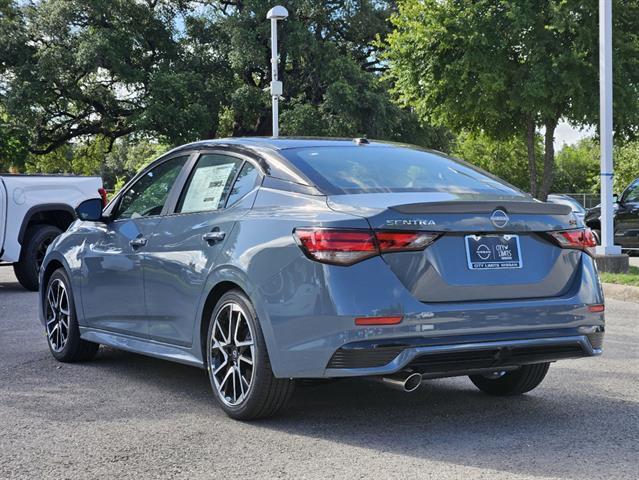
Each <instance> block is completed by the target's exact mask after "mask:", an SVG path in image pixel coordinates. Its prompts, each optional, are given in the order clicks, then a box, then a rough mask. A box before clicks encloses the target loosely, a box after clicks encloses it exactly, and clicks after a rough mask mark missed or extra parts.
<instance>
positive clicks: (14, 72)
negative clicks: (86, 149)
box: [0, 0, 231, 154]
mask: <svg viewBox="0 0 639 480" xmlns="http://www.w3.org/2000/svg"><path fill="white" fill-rule="evenodd" d="M2 1H3V4H4V8H3V11H4V12H5V14H4V15H2V16H1V17H0V31H2V32H3V33H4V35H6V36H7V38H9V39H11V40H12V41H10V42H7V43H6V44H5V42H4V41H3V42H2V45H1V46H0V74H2V75H3V78H5V79H6V80H5V82H3V91H2V92H1V93H2V102H3V103H4V104H5V105H6V109H7V111H8V113H9V114H10V115H11V117H12V119H13V122H14V124H15V125H16V126H18V127H21V128H22V129H23V130H24V131H26V132H29V134H30V150H31V151H32V152H33V153H38V154H44V153H49V152H52V151H53V150H55V149H56V148H58V147H60V146H62V145H64V144H65V143H66V142H68V141H69V140H72V139H75V138H84V137H88V136H100V137H103V138H106V139H109V140H110V141H111V142H112V141H113V140H114V139H116V138H119V137H122V136H125V135H128V134H130V133H132V132H139V131H144V132H153V133H154V134H156V135H159V136H162V137H164V138H167V139H169V140H170V141H172V142H182V141H185V140H188V139H191V138H194V137H196V136H205V135H206V134H207V133H208V132H215V130H216V124H217V117H218V113H219V109H220V103H221V99H222V97H223V93H224V92H225V91H226V90H227V87H224V85H225V84H226V83H228V82H229V81H230V75H231V72H229V71H228V69H226V68H224V66H225V65H224V64H223V63H222V62H221V60H220V59H219V57H218V56H217V55H215V54H207V55H202V48H203V47H202V46H201V45H199V44H198V43H197V42H196V41H195V40H193V41H191V38H189V37H188V36H187V35H185V34H183V33H182V32H178V28H177V27H176V23H177V21H178V18H179V14H180V8H179V7H180V5H179V3H180V2H169V1H157V0H154V1H150V0H149V1H139V2H138V1H131V0H114V1H111V0H90V1H85V0H43V1H41V2H37V3H33V4H23V5H21V6H17V4H16V3H15V2H8V1H7V0H2ZM3 40H4V36H3ZM209 40H210V41H214V39H211V38H210V37H209ZM204 48H206V49H207V50H208V49H214V50H216V51H221V50H222V49H223V46H222V45H218V44H208V45H207V46H206V47H204Z"/></svg>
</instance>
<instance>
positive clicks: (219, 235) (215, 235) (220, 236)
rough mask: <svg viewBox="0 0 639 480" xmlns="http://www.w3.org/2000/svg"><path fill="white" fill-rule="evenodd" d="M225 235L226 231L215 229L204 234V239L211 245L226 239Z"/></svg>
mask: <svg viewBox="0 0 639 480" xmlns="http://www.w3.org/2000/svg"><path fill="white" fill-rule="evenodd" d="M224 237H226V232H220V231H219V230H214V231H213V232H208V233H205V234H204V235H202V240H204V241H205V242H207V243H208V244H209V245H213V244H214V243H217V242H221V241H222V240H224Z"/></svg>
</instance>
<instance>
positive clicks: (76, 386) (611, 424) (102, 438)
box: [0, 268, 639, 480]
mask: <svg viewBox="0 0 639 480" xmlns="http://www.w3.org/2000/svg"><path fill="white" fill-rule="evenodd" d="M607 312H608V314H607V320H608V327H607V337H606V343H605V353H604V355H603V356H602V357H601V358H597V359H585V360H568V361H564V362H563V363H562V362H560V363H558V364H554V365H553V366H552V367H551V369H550V373H549V376H548V377H547V378H546V380H545V382H544V383H543V384H542V385H541V387H539V388H538V389H537V390H535V391H533V392H532V393H530V394H528V395H525V396H522V397H518V398H497V399H496V398H491V397H488V396H485V395H483V394H481V393H480V392H479V391H478V390H476V389H475V388H474V387H473V386H472V384H471V383H470V381H468V380H467V379H465V378H459V379H446V380H436V381H430V382H428V383H426V384H425V385H424V386H423V387H422V388H421V389H420V390H419V391H418V392H416V393H414V394H404V393H401V392H397V391H394V390H390V389H387V388H386V387H384V386H382V385H380V384H377V383H372V382H368V381H364V380H356V381H350V380H343V381H338V382H333V383H328V384H322V385H314V386H306V387H303V388H299V389H298V390H297V391H296V393H295V395H294V397H293V401H292V402H291V405H290V407H289V408H288V410H287V411H286V412H285V414H284V415H283V416H281V417H279V418H276V419H271V420H267V421H260V422H256V423H240V422H237V421H233V420H230V419H228V418H227V417H226V416H225V415H224V414H223V413H222V411H221V410H220V409H219V408H217V407H216V406H215V404H214V402H213V400H212V398H211V396H210V394H209V385H208V380H207V378H206V375H205V373H204V371H200V370H198V369H195V368H191V367H186V366H181V365H177V364H171V363H168V362H164V361H160V360H154V359H151V358H145V357H142V356H139V355H134V354H129V353H123V352H118V351H115V350H111V349H104V348H103V349H102V350H101V352H100V353H99V355H98V357H97V358H96V360H95V361H92V362H90V363H85V364H74V365H66V364H64V365H63V364H59V363H56V362H55V361H54V360H53V359H52V357H51V356H50V355H49V352H48V350H47V345H46V340H45V337H44V335H43V333H42V329H41V327H40V325H39V324H38V321H37V315H36V294H34V293H30V292H26V291H24V290H22V289H21V288H20V287H19V286H18V284H17V283H16V281H15V279H14V278H13V275H12V271H11V269H10V268H0V331H1V335H0V349H1V352H2V353H1V358H2V362H1V363H0V478H2V479H13V478H34V479H35V478H38V479H40V478H73V479H75V478H81V479H93V478H136V479H143V478H296V479H297V478H349V479H352V478H404V479H405V478H434V479H435V478H436V479H447V478H450V479H458V478H486V479H501V478H508V479H519V478H544V479H547V478H566V479H583V478H589V479H595V478H602V479H603V478H605V479H608V480H612V479H614V480H617V479H625V478H628V479H637V478H639V347H638V344H639V305H638V304H634V303H628V302H621V301H615V300H609V301H608V304H607Z"/></svg>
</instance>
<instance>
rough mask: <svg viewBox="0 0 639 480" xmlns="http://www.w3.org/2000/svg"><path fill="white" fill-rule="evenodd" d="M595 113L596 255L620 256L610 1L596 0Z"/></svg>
mask: <svg viewBox="0 0 639 480" xmlns="http://www.w3.org/2000/svg"><path fill="white" fill-rule="evenodd" d="M599 116H600V122H601V123H600V138H601V170H600V175H601V245H600V246H598V247H597V250H596V252H597V254H598V255H620V254H621V247H619V246H616V245H615V244H614V235H613V232H614V227H613V210H612V200H613V198H612V195H613V192H612V188H613V183H612V176H613V172H614V170H613V168H614V167H613V163H612V1H611V0H599Z"/></svg>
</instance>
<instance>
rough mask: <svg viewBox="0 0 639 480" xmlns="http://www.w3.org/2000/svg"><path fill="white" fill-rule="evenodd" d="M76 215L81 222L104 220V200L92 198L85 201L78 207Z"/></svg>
mask: <svg viewBox="0 0 639 480" xmlns="http://www.w3.org/2000/svg"><path fill="white" fill-rule="evenodd" d="M75 213H76V215H77V216H78V218H79V219H80V220H83V221H88V222H99V221H100V220H102V199H101V198H90V199H89V200H85V201H84V202H82V203H81V204H80V205H78V206H77V208H76V209H75Z"/></svg>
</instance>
